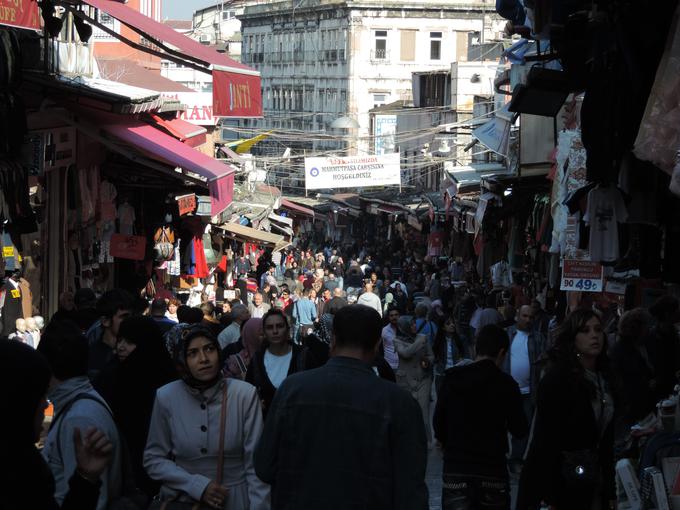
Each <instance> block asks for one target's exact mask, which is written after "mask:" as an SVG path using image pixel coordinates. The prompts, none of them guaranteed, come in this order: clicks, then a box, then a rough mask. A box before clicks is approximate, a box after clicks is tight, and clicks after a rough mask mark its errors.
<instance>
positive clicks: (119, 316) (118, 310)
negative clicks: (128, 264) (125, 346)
mask: <svg viewBox="0 0 680 510" xmlns="http://www.w3.org/2000/svg"><path fill="white" fill-rule="evenodd" d="M133 307H134V298H133V297H132V295H130V293H128V292H127V291H124V290H122V289H113V290H110V291H108V292H105V293H104V295H103V296H102V297H101V298H99V301H97V314H98V315H99V320H98V321H97V322H95V323H94V324H93V325H92V327H91V328H90V329H89V330H88V331H87V335H86V336H87V340H88V345H89V355H88V368H87V375H88V376H89V377H90V380H94V379H95V378H96V377H97V375H99V372H100V371H101V370H102V369H103V368H104V367H105V366H106V365H107V364H108V363H109V362H110V361H111V360H112V359H113V358H114V357H115V353H114V352H115V348H116V344H117V343H118V328H120V323H121V322H123V319H125V318H126V317H128V316H129V315H130V314H131V313H132V309H133Z"/></svg>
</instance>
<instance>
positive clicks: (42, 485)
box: [0, 342, 113, 510]
mask: <svg viewBox="0 0 680 510" xmlns="http://www.w3.org/2000/svg"><path fill="white" fill-rule="evenodd" d="M51 378H52V373H51V370H50V367H49V365H48V363H47V361H46V360H45V357H44V356H43V355H42V354H40V353H39V352H37V351H36V350H35V349H33V348H32V347H29V346H28V345H25V344H22V343H20V342H0V388H1V389H0V407H2V409H11V410H12V412H11V413H6V414H5V415H4V416H3V419H2V420H0V451H2V458H3V463H4V465H5V469H4V470H3V475H2V477H0V492H1V493H2V504H1V506H2V508H3V509H4V510H26V509H40V510H59V509H61V510H95V508H97V502H98V500H99V495H100V488H101V485H102V482H101V480H100V477H101V475H102V474H103V473H104V472H105V471H106V468H107V466H108V465H109V463H110V461H111V451H112V448H113V446H112V444H111V442H110V441H109V440H108V439H107V437H106V435H105V434H104V433H102V432H101V431H99V430H97V429H87V430H85V429H80V428H75V429H73V434H72V435H71V436H70V437H68V438H66V436H64V440H66V439H68V440H69V441H71V443H72V444H73V451H74V453H75V459H76V465H75V469H74V470H73V473H72V474H71V475H70V477H69V478H68V482H67V492H66V494H65V495H64V496H63V498H62V499H61V501H59V502H58V501H57V500H56V499H55V497H54V496H55V494H54V491H55V482H54V477H53V475H52V471H51V470H50V467H49V466H48V464H47V463H46V462H45V459H44V458H43V457H42V456H41V455H40V452H39V451H38V449H37V448H36V446H35V445H36V444H37V443H38V441H39V438H40V434H41V432H42V425H43V420H44V418H45V416H44V413H45V409H46V408H47V405H48V404H47V400H46V398H45V396H46V394H47V389H48V386H49V384H50V380H51Z"/></svg>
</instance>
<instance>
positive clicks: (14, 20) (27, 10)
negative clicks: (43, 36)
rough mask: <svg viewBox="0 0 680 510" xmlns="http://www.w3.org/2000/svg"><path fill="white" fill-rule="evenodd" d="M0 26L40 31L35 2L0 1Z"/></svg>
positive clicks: (38, 14)
mask: <svg viewBox="0 0 680 510" xmlns="http://www.w3.org/2000/svg"><path fill="white" fill-rule="evenodd" d="M0 25H9V26H11V27H19V28H28V29H31V30H41V29H42V24H41V22H40V9H39V8H38V2H37V1H36V0H0Z"/></svg>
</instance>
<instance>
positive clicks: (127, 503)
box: [53, 392, 149, 510]
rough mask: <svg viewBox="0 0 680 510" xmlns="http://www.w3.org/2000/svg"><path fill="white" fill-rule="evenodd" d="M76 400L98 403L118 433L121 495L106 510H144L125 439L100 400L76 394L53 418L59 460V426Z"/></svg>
mask: <svg viewBox="0 0 680 510" xmlns="http://www.w3.org/2000/svg"><path fill="white" fill-rule="evenodd" d="M78 400H93V401H95V402H97V403H99V404H100V405H101V406H102V407H103V408H104V409H106V412H108V413H109V416H111V420H113V423H114V425H115V426H116V430H117V432H118V439H119V441H120V450H121V463H120V464H121V493H120V496H119V497H118V498H116V499H114V500H112V501H109V504H108V510H143V509H146V508H147V506H148V503H149V501H148V499H149V498H148V497H147V496H146V494H145V493H144V492H143V491H141V490H140V489H138V488H137V484H136V483H135V479H134V470H133V468H132V460H131V459H130V451H129V450H128V447H127V443H126V442H125V438H124V437H123V435H122V434H121V433H120V429H119V428H118V425H117V424H116V421H115V419H114V417H113V413H112V412H111V409H109V406H108V405H107V404H106V403H105V402H104V401H103V400H102V399H100V398H97V397H95V396H94V395H92V394H90V393H86V392H83V393H78V394H77V395H76V396H75V397H73V398H72V399H71V400H69V401H68V402H67V403H66V405H65V406H64V407H63V409H61V410H60V411H59V414H58V415H55V416H54V421H53V423H56V422H57V420H59V419H60V418H61V420H59V424H58V425H57V433H56V443H57V452H58V453H59V458H60V459H63V457H62V452H61V442H60V441H59V434H60V433H61V425H62V423H63V422H64V417H65V415H66V414H67V413H68V411H69V410H70V409H71V407H72V406H73V404H75V403H76V402H77V401H78Z"/></svg>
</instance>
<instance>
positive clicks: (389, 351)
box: [382, 307, 399, 372]
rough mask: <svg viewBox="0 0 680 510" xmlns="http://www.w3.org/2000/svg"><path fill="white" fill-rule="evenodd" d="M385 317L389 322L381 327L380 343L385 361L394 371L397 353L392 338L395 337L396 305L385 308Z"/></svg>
mask: <svg viewBox="0 0 680 510" xmlns="http://www.w3.org/2000/svg"><path fill="white" fill-rule="evenodd" d="M387 318H388V319H389V321H390V322H389V323H388V324H387V326H385V327H384V328H383V329H382V344H383V353H384V357H385V361H387V364H388V365H389V366H390V367H392V370H394V371H395V372H396V370H397V368H399V355H398V354H397V351H396V348H395V346H394V340H395V339H396V338H397V322H398V321H399V310H398V309H397V308H396V307H391V308H389V309H388V310H387Z"/></svg>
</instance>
